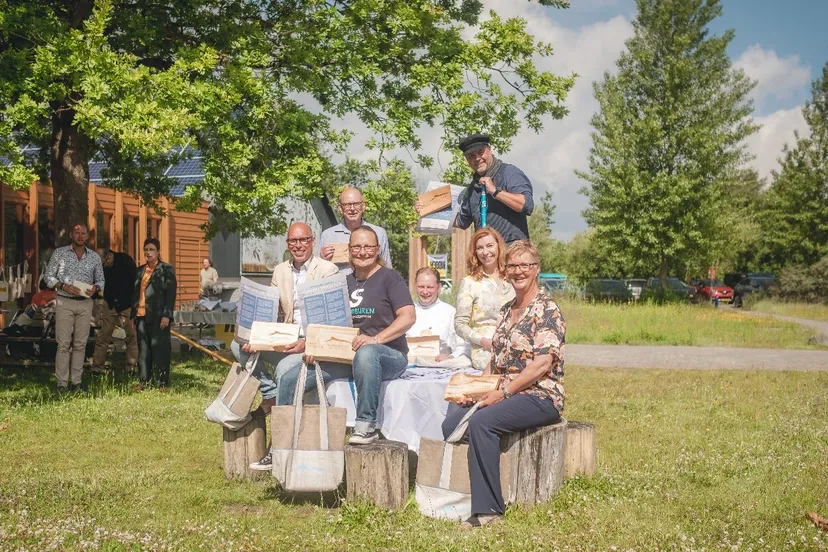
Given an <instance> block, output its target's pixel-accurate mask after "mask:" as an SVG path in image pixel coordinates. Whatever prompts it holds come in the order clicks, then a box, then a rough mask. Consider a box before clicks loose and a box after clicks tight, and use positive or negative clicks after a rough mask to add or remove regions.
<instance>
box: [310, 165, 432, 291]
mask: <svg viewBox="0 0 828 552" xmlns="http://www.w3.org/2000/svg"><path fill="white" fill-rule="evenodd" d="M347 186H351V187H354V188H359V189H360V190H361V191H362V193H363V195H364V196H365V214H364V215H363V218H364V219H365V220H366V221H367V222H370V223H371V224H376V225H377V226H381V227H383V228H384V229H385V231H386V232H387V233H388V242H389V245H390V247H391V263H392V264H393V265H394V268H395V269H396V270H397V271H399V273H400V274H402V275H403V276H404V277H407V275H408V233H409V230H410V228H411V226H412V225H413V224H414V222H416V220H417V212H416V211H415V210H414V203H415V201H416V200H417V191H416V189H415V187H414V178H413V177H412V176H411V171H410V170H409V169H408V167H406V166H405V163H403V162H402V161H401V160H399V159H393V160H391V161H390V162H388V163H387V164H386V167H385V168H383V169H381V168H380V167H379V165H378V164H377V163H375V162H371V161H369V162H360V161H357V160H355V159H347V160H346V161H345V162H344V163H343V164H341V165H339V166H337V167H330V168H329V170H328V171H327V175H326V177H325V179H324V180H323V188H324V190H325V193H326V194H327V196H328V197H329V198H332V200H333V201H334V203H336V199H337V198H338V197H339V194H340V193H341V192H342V189H343V188H345V187H347ZM334 212H335V213H336V215H337V219H338V220H340V221H341V219H342V217H341V215H340V214H339V211H338V210H337V209H336V207H334Z"/></svg>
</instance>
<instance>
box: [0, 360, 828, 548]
mask: <svg viewBox="0 0 828 552" xmlns="http://www.w3.org/2000/svg"><path fill="white" fill-rule="evenodd" d="M568 368H569V371H568V374H567V392H568V399H567V400H568V407H567V411H566V415H567V416H568V417H569V418H570V419H578V420H588V421H591V422H593V423H595V424H596V426H597V429H598V446H599V458H598V474H597V475H596V476H595V477H593V478H586V479H575V480H570V481H567V482H566V483H565V485H564V487H563V489H562V491H561V492H560V493H559V495H558V496H557V497H556V498H555V499H554V500H552V501H551V502H549V503H548V504H540V505H538V506H536V507H534V508H531V509H522V508H512V509H510V510H509V512H508V515H507V519H506V523H505V524H503V525H501V526H497V527H491V528H486V529H483V530H480V531H476V532H470V533H466V532H463V531H461V530H459V529H458V528H457V527H456V526H455V525H454V524H452V523H449V522H443V521H437V520H431V519H426V518H423V517H421V516H420V515H419V513H418V512H417V510H416V505H414V504H413V503H412V504H409V506H408V507H407V508H406V509H405V510H404V511H402V512H398V513H386V512H383V511H379V510H376V509H374V508H371V507H368V506H365V505H360V504H348V503H345V505H344V506H342V507H339V508H327V507H322V506H320V505H318V504H317V503H316V502H315V501H313V500H312V501H310V502H303V503H296V504H291V503H289V502H284V501H280V500H278V499H277V497H278V496H279V495H280V493H279V491H278V489H277V487H276V486H275V485H274V484H273V483H272V482H270V481H267V482H259V483H247V482H226V481H225V480H224V478H223V475H222V464H221V463H222V450H221V431H220V429H219V428H218V427H217V426H215V425H213V424H209V423H208V422H206V421H205V420H204V419H203V414H202V413H203V409H204V408H205V407H206V406H207V404H208V403H209V402H210V400H211V399H212V398H213V397H214V395H215V392H216V390H217V389H218V387H219V385H220V383H221V380H222V378H223V375H224V374H223V372H224V370H223V368H220V367H217V366H214V365H211V364H207V363H204V364H201V365H199V364H197V363H194V362H190V363H187V364H178V365H176V366H174V369H173V389H172V391H171V392H170V393H166V394H163V393H160V392H157V391H147V392H144V393H139V394H133V393H131V392H129V391H128V390H127V389H128V388H129V387H128V384H129V382H127V381H125V380H123V379H120V378H119V379H117V380H116V381H115V382H109V383H103V384H97V385H95V386H94V387H93V391H92V393H90V394H89V395H87V396H73V397H70V398H67V399H59V398H58V397H57V396H55V395H53V394H52V393H51V392H50V391H49V390H50V388H51V387H50V386H51V385H54V383H53V378H50V377H49V375H48V373H47V372H46V371H30V370H19V371H11V370H9V369H8V368H6V369H4V370H3V371H0V451H2V452H1V453H0V458H2V462H0V550H18V549H20V550H47V549H55V550H80V549H100V550H141V549H152V550H233V551H235V550H346V549H348V550H354V549H364V550H377V549H383V550H405V549H413V550H521V551H522V550H541V549H542V550H584V551H589V550H629V549H632V550H828V535H826V534H824V533H820V532H818V531H817V530H816V529H815V528H814V527H813V526H812V525H810V524H809V523H808V522H807V521H806V520H805V519H804V515H805V513H806V512H809V511H817V512H821V513H822V514H823V515H826V514H827V513H828V492H827V491H826V489H828V470H826V469H825V459H826V458H828V373H825V372H758V371H745V372H739V371H726V372H712V371H667V370H604V369H593V368H578V367H571V366H569V367H568Z"/></svg>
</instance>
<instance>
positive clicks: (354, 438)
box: [348, 429, 379, 445]
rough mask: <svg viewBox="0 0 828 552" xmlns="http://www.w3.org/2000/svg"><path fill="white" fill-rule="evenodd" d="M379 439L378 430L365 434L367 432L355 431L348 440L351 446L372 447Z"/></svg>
mask: <svg viewBox="0 0 828 552" xmlns="http://www.w3.org/2000/svg"><path fill="white" fill-rule="evenodd" d="M377 439H379V431H377V430H376V429H375V430H374V431H370V432H365V431H354V433H353V434H352V435H351V438H350V439H349V440H348V444H349V445H370V444H371V443H373V442H374V441H376V440H377Z"/></svg>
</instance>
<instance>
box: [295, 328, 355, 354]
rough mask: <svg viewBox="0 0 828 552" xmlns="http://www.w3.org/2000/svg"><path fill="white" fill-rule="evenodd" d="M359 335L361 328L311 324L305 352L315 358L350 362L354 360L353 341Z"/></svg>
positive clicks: (306, 338)
mask: <svg viewBox="0 0 828 552" xmlns="http://www.w3.org/2000/svg"><path fill="white" fill-rule="evenodd" d="M357 335H359V328H346V327H343V326H324V325H322V324H310V325H309V326H308V335H307V336H306V337H305V354H306V355H309V356H312V357H313V358H314V359H315V360H327V361H329V362H342V363H345V364H350V363H351V362H353V360H354V350H353V349H352V348H351V343H352V342H353V340H354V338H355V337H356V336H357Z"/></svg>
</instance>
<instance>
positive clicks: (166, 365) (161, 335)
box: [135, 317, 172, 387]
mask: <svg viewBox="0 0 828 552" xmlns="http://www.w3.org/2000/svg"><path fill="white" fill-rule="evenodd" d="M135 325H136V326H137V329H138V377H139V378H140V380H141V385H145V384H146V383H147V382H149V381H150V380H152V381H153V382H154V383H155V384H156V385H158V386H159V387H169V386H170V354H171V352H172V343H171V342H170V327H169V326H167V327H166V328H164V329H163V330H162V329H161V326H160V322H152V323H148V322H147V321H146V319H145V318H143V317H138V318H137V319H136V321H135ZM153 365H155V377H153V374H152V368H153Z"/></svg>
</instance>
